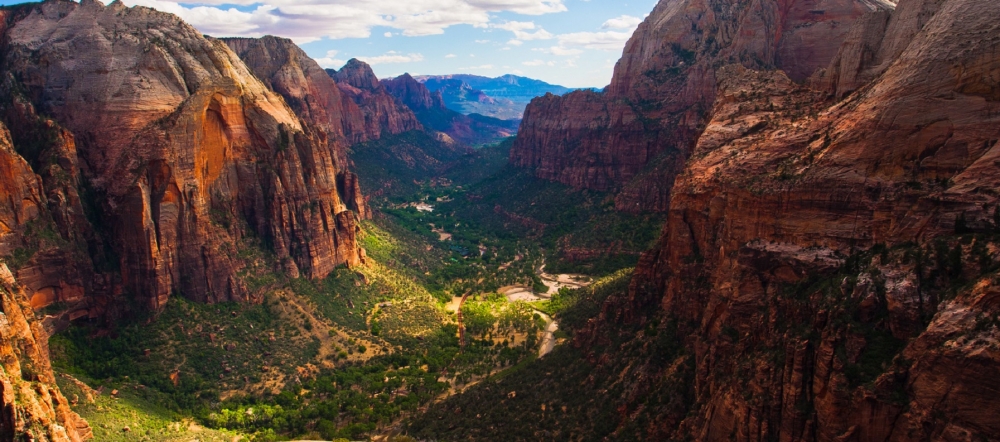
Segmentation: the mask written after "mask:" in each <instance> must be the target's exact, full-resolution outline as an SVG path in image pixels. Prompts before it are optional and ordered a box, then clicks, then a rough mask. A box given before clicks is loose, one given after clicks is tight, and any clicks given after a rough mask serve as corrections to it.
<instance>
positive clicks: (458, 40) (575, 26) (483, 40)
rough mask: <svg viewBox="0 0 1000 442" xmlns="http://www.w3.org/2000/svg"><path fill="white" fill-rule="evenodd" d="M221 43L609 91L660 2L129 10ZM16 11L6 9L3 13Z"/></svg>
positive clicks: (250, 0) (247, 1) (285, 0)
mask: <svg viewBox="0 0 1000 442" xmlns="http://www.w3.org/2000/svg"><path fill="white" fill-rule="evenodd" d="M123 1H124V3H125V4H127V5H130V6H131V5H134V4H140V5H145V6H151V7H154V8H156V9H159V10H162V11H167V12H173V13H175V14H178V15H180V16H181V18H183V19H185V20H186V21H187V22H189V23H191V24H192V25H194V26H195V27H196V28H198V29H199V30H200V31H202V32H204V33H206V34H209V35H212V36H216V37H224V36H251V37H253V36H261V35H265V34H273V35H278V36H284V37H289V38H291V39H293V40H295V41H296V43H298V44H299V45H300V46H302V48H303V49H305V51H306V52H307V53H308V54H309V55H310V56H311V57H313V58H315V59H316V60H317V61H319V62H320V64H322V65H324V67H332V68H339V67H340V66H342V65H343V63H344V62H345V61H346V60H348V59H350V58H359V59H362V60H365V61H367V62H369V63H370V64H371V65H372V67H373V68H374V69H375V73H376V74H377V75H378V76H379V77H389V76H396V75H399V74H402V73H404V72H409V73H411V74H414V75H417V74H462V73H465V74H477V75H485V76H491V77H493V76H499V75H503V74H507V73H512V74H517V75H523V76H527V77H532V78H538V79H541V80H544V81H547V82H550V83H555V84H560V85H564V86H569V87H603V86H605V85H607V84H608V82H609V81H610V80H611V74H612V70H613V68H614V63H615V62H616V61H617V60H618V58H619V57H620V56H621V52H622V48H623V47H624V46H625V41H626V40H627V39H628V37H629V36H630V35H631V34H632V32H633V31H634V30H635V26H637V25H638V23H639V21H640V20H641V19H642V18H643V17H645V15H646V14H648V13H649V11H651V10H652V9H653V7H654V6H655V4H656V1H655V0H626V1H621V0H366V1H358V0H304V1H303V0H265V1H263V2H261V1H259V0H205V1H204V2H201V3H190V2H187V1H184V2H177V1H173V0H123ZM13 3H20V2H16V1H9V0H0V4H13Z"/></svg>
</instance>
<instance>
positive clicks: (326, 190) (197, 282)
mask: <svg viewBox="0 0 1000 442" xmlns="http://www.w3.org/2000/svg"><path fill="white" fill-rule="evenodd" d="M7 18H8V21H7V25H6V28H5V30H4V31H5V41H6V48H5V51H4V52H5V54H6V60H5V67H6V74H5V75H10V76H11V77H10V78H16V79H18V80H19V82H20V84H19V85H16V89H15V88H11V89H8V90H23V91H25V92H24V95H23V96H24V97H26V98H27V100H28V105H30V106H33V107H37V108H38V109H39V113H44V114H46V115H50V116H52V117H53V121H52V122H51V123H52V124H56V125H58V126H57V127H56V130H57V131H61V132H59V133H61V134H62V137H63V138H64V139H65V140H68V142H67V143H64V144H66V145H69V146H72V147H73V148H74V149H75V151H76V157H77V158H78V159H79V163H78V166H79V171H80V174H81V175H82V177H83V179H85V181H86V182H87V183H88V187H89V189H91V191H90V194H91V195H93V196H94V198H93V203H94V205H96V206H97V212H98V213H99V215H100V218H101V220H102V227H103V228H105V229H107V232H106V237H107V238H110V241H111V243H112V244H111V247H112V248H113V249H114V251H115V252H116V255H117V256H119V257H120V271H121V276H122V279H123V284H124V286H125V289H127V290H129V291H131V292H133V293H134V294H136V295H138V296H140V297H142V298H144V299H147V300H148V304H149V305H151V306H154V307H155V306H161V305H163V303H164V302H165V301H166V299H167V298H168V297H169V296H170V295H172V294H175V293H179V294H182V295H184V296H186V297H189V298H191V299H195V300H200V301H210V302H215V301H222V300H246V299H247V298H248V297H249V296H250V295H251V294H250V293H249V292H248V291H247V289H246V288H245V286H244V285H243V283H242V282H241V279H240V277H239V276H238V272H239V270H240V269H241V268H242V267H243V264H242V262H241V261H240V259H239V258H238V257H237V253H236V251H237V248H238V247H239V244H240V241H242V240H243V239H245V238H246V237H247V236H248V235H253V236H256V237H258V238H261V239H262V240H263V243H264V244H266V246H267V247H269V248H270V249H271V250H272V251H273V252H274V253H275V254H276V256H277V257H278V258H279V259H280V260H281V261H282V266H283V268H284V269H286V270H287V271H289V272H290V273H291V274H293V275H297V274H298V273H300V272H301V273H304V274H305V275H307V276H311V277H322V276H324V275H326V274H327V273H329V272H330V271H331V270H332V269H333V268H334V267H336V266H338V265H342V264H348V265H356V264H358V263H359V260H360V252H359V249H358V246H357V243H356V240H355V234H356V229H357V226H356V221H355V219H356V217H357V215H356V214H355V213H354V212H351V211H350V210H348V205H349V204H348V203H345V201H344V199H343V198H342V196H341V195H344V194H345V191H346V193H347V194H351V195H356V194H357V189H356V186H353V185H352V186H351V187H352V188H351V189H340V188H338V185H337V183H338V176H339V175H342V172H343V169H341V167H340V165H339V164H338V161H337V152H336V149H335V148H333V147H331V146H332V145H334V143H331V140H330V136H331V135H330V132H333V133H336V131H335V129H336V128H335V125H334V124H332V123H331V124H330V125H329V127H328V128H323V127H321V126H322V125H323V124H325V123H326V122H328V121H329V122H332V121H334V120H336V118H335V117H334V116H331V114H329V113H333V114H335V113H336V109H326V108H325V107H323V106H312V107H311V105H309V102H310V100H311V99H313V95H312V94H313V93H315V94H316V95H315V99H317V100H319V99H320V98H322V99H327V98H330V99H331V100H333V99H334V98H331V97H333V95H330V94H326V95H324V93H323V91H321V90H307V91H301V90H295V89H294V88H293V87H292V86H302V87H305V88H307V89H308V87H309V82H308V81H304V80H303V81H298V80H288V81H275V80H274V79H273V78H269V80H270V81H271V84H272V85H273V86H275V87H288V89H285V90H284V92H285V93H286V94H287V95H288V96H289V97H291V98H299V99H301V101H298V102H295V103H296V106H299V108H298V109H297V110H298V111H299V112H300V113H301V114H303V115H304V116H306V118H305V119H300V118H299V117H298V116H297V115H296V113H295V111H294V110H293V109H292V108H291V107H290V106H289V105H288V104H287V103H286V101H285V99H284V98H283V97H282V95H279V94H278V93H275V92H274V91H272V90H271V89H270V88H268V86H267V85H265V84H263V83H261V81H259V80H258V79H257V78H256V77H255V76H254V75H253V74H252V73H251V71H250V70H249V69H248V68H247V67H246V65H245V64H244V63H243V62H242V61H241V60H240V58H239V57H238V56H237V55H236V54H234V53H233V52H232V50H230V48H229V47H228V46H226V45H225V44H224V43H222V42H220V41H217V40H212V39H209V38H206V37H204V36H202V35H201V34H200V33H199V32H197V31H196V30H195V29H193V28H192V27H190V26H188V25H186V24H185V23H183V22H182V21H180V19H178V18H177V17H175V16H173V15H170V14H165V13H160V12H156V11H153V10H151V9H148V8H143V7H135V8H127V7H125V6H124V5H122V4H121V3H119V2H115V3H113V4H111V5H109V6H103V5H101V4H100V3H98V2H93V1H85V2H83V3H80V4H77V3H73V2H68V1H48V2H45V3H42V4H39V5H30V6H26V7H21V8H20V9H18V10H17V11H16V14H13V13H12V14H8V16H7ZM272 49H277V47H275V48H272ZM289 54H291V53H289ZM289 59H290V60H291V59H295V54H291V55H289ZM289 63H290V62H289ZM289 63H285V64H284V65H283V66H286V67H287V66H288V65H289ZM307 68H308V66H307ZM280 70H281V69H279V71H280ZM276 72H277V71H276ZM284 72H292V73H295V72H294V71H290V70H288V69H285V70H284ZM302 72H311V71H310V70H309V69H305V70H303V71H302ZM275 75H277V74H275ZM279 77H280V75H279ZM311 77H314V76H311ZM11 95H17V94H14V93H11ZM307 95H308V97H307ZM293 102H294V101H293ZM323 111H327V112H328V114H325V115H324V114H323ZM14 121H16V119H9V122H14ZM10 129H11V132H12V134H13V138H14V139H15V140H17V139H19V138H25V134H27V133H30V132H31V130H32V129H33V127H28V126H24V125H14V124H11V127H10ZM326 129H329V131H328V130H326ZM49 144H52V140H49ZM67 166H68V167H69V166H72V165H70V164H67ZM36 167H37V165H36ZM43 178H44V175H43ZM340 181H341V182H345V180H343V179H341V180H340ZM347 181H349V180H347ZM46 184H47V183H46ZM46 190H49V189H46ZM22 205H23V203H22ZM50 205H51V204H50ZM70 230H72V229H70ZM56 268H58V266H56ZM19 274H20V272H19Z"/></svg>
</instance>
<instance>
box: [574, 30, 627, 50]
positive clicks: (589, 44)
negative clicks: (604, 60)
mask: <svg viewBox="0 0 1000 442" xmlns="http://www.w3.org/2000/svg"><path fill="white" fill-rule="evenodd" d="M630 37H632V32H616V31H604V32H574V33H571V34H562V35H560V36H559V37H558V39H559V47H562V48H586V49H599V50H602V51H620V50H622V48H624V47H625V43H626V42H628V39H629V38H630Z"/></svg>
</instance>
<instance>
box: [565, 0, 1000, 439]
mask: <svg viewBox="0 0 1000 442" xmlns="http://www.w3.org/2000/svg"><path fill="white" fill-rule="evenodd" d="M671 4H675V3H671ZM662 6H663V4H662V3H661V7H662ZM888 15H891V17H890V16H888ZM888 15H887V13H886V12H883V11H873V12H872V13H871V14H870V15H868V16H866V17H864V18H862V19H860V20H858V21H857V23H856V25H855V26H854V28H853V29H852V30H851V31H850V37H849V38H847V39H845V40H844V44H843V46H842V47H841V48H840V49H839V50H838V53H839V55H838V56H837V57H834V58H833V59H832V61H831V65H830V66H829V68H828V69H826V70H825V71H824V72H823V73H821V74H820V75H818V76H817V77H815V78H814V79H819V80H820V81H819V82H818V83H815V84H819V85H820V86H823V88H822V89H821V90H814V89H811V88H808V87H805V86H803V85H802V84H800V83H798V82H797V80H801V79H802V78H804V77H803V76H804V75H806V74H807V72H808V70H803V69H789V70H788V71H778V70H751V69H748V68H747V67H745V66H743V65H742V64H731V65H728V66H725V67H722V68H719V69H717V70H715V71H714V72H713V74H712V76H713V77H714V78H717V79H718V81H719V88H718V90H717V93H716V94H714V95H716V100H715V104H714V106H713V109H712V111H711V113H710V114H711V118H710V120H709V121H708V122H707V124H706V127H705V129H704V131H703V133H702V134H701V135H700V137H699V138H698V140H697V145H696V147H695V148H694V149H693V153H692V155H691V157H690V159H689V161H688V163H687V164H686V166H685V167H684V169H683V171H682V172H681V173H680V174H679V175H678V177H677V181H676V184H675V185H674V187H673V194H672V199H671V202H670V207H669V220H668V222H667V225H666V227H665V228H664V231H663V236H662V238H661V241H660V245H659V246H658V247H657V248H656V249H654V250H653V251H651V252H649V253H647V254H646V255H644V256H643V258H642V260H641V262H640V265H639V266H638V268H637V269H636V272H635V276H634V279H633V281H632V285H631V289H630V291H629V293H628V294H625V295H623V296H621V297H617V298H613V299H612V300H611V301H609V303H608V304H606V305H605V306H604V309H603V312H602V314H601V317H600V318H599V319H598V320H597V321H594V322H593V323H592V325H591V326H590V327H588V328H587V329H586V330H585V331H584V332H583V333H581V334H580V335H579V336H578V337H577V342H576V343H577V345H579V346H581V348H590V347H591V346H598V347H599V346H600V345H601V343H602V342H605V341H606V339H607V338H605V337H604V336H605V334H606V332H605V331H604V328H603V327H604V326H606V325H607V324H620V323H634V324H635V323H637V324H642V323H644V322H647V321H649V322H652V321H654V320H655V321H656V323H660V324H666V323H670V324H674V325H675V326H676V327H677V332H676V334H677V337H678V338H677V339H680V340H681V341H682V342H683V347H684V351H682V352H680V353H679V354H678V355H676V357H677V359H676V360H670V361H667V362H666V364H665V365H666V366H669V367H673V368H672V369H673V370H675V371H674V372H676V371H677V370H678V369H677V367H685V366H686V365H685V364H690V367H691V369H690V371H688V372H687V373H688V374H687V376H689V379H688V381H686V382H685V383H684V384H683V386H680V387H677V386H675V387H674V388H676V389H677V390H676V391H673V392H660V393H658V394H660V397H663V396H667V397H674V398H683V397H685V395H690V396H689V397H690V399H689V400H685V399H677V400H676V401H674V402H671V403H669V404H667V403H662V402H661V404H662V408H658V409H645V410H643V409H642V408H641V405H640V403H639V402H638V401H639V400H640V398H643V397H645V396H644V395H646V394H649V393H650V392H649V390H648V387H646V386H645V385H644V384H643V382H645V381H643V380H642V379H650V378H651V377H652V378H653V379H658V378H662V376H664V373H661V372H657V371H655V370H654V371H650V372H644V371H643V369H642V368H635V367H632V368H630V371H629V372H623V373H622V374H621V379H620V380H621V381H622V382H625V383H626V384H628V386H626V387H624V390H625V391H628V392H629V393H628V395H627V397H626V398H623V405H622V407H621V408H620V411H621V414H622V416H627V415H630V414H629V413H632V412H636V413H638V412H643V413H648V414H649V416H651V417H650V419H651V422H650V423H649V425H648V428H646V430H647V431H648V434H649V435H650V437H651V438H654V439H668V438H674V439H683V438H685V437H689V438H693V439H695V440H706V441H712V440H738V441H763V440H782V441H800V440H842V441H875V440H879V441H882V440H893V441H911V440H912V441H917V440H991V439H995V438H996V437H997V436H998V435H1000V419H998V418H997V415H996V413H995V409H996V405H995V402H994V400H993V399H991V398H992V397H993V396H994V395H995V392H996V391H998V390H1000V384H998V382H997V381H996V379H1000V365H998V364H997V363H996V361H997V360H998V358H1000V354H998V352H997V350H996V349H997V342H998V339H1000V338H998V336H1000V328H998V325H1000V322H998V321H997V317H998V316H997V315H998V312H1000V304H998V303H997V299H998V298H997V297H996V282H997V280H996V268H997V267H996V262H997V261H998V256H997V253H996V250H997V249H996V245H995V242H994V240H993V239H991V238H992V237H991V235H992V233H991V232H994V231H995V229H997V226H998V225H1000V223H998V222H997V221H998V219H997V218H995V217H994V214H997V213H1000V211H998V206H1000V199H998V195H997V194H996V193H995V192H993V191H992V190H990V189H993V188H995V187H996V186H997V184H998V180H1000V163H998V162H997V161H996V158H997V155H998V153H1000V150H998V149H1000V143H998V140H1000V95H998V92H997V91H1000V76H998V75H997V74H996V73H997V72H1000V59H998V58H997V57H996V56H995V54H997V53H998V51H1000V24H998V23H997V21H996V17H1000V4H997V3H988V4H987V3H983V2H977V1H973V0H943V1H936V2H931V1H923V0H902V1H901V2H900V4H899V5H898V8H897V9H896V10H895V11H894V12H893V13H891V14H888ZM880 29H881V30H880ZM643 32H648V29H640V31H639V32H638V33H639V34H642V33H643ZM748 43H749V42H748ZM743 46H745V47H746V46H748V45H747V44H744V45H743ZM749 46H752V45H749ZM630 47H631V44H630ZM778 53H781V51H780V50H779V51H778ZM883 57H885V58H883ZM626 58H628V57H626ZM619 66H621V64H620V65H619ZM780 66H781V65H780V64H779V65H776V66H775V67H780ZM616 78H617V77H616ZM823 78H825V79H827V80H829V79H831V78H833V79H834V81H825V82H824V81H823V80H822V79H823ZM865 78H870V80H867V81H866V80H865ZM852 91H853V92H852ZM840 97H844V98H843V99H840ZM567 99H572V98H567ZM549 100H551V98H549ZM956 233H957V234H958V235H956ZM661 328H662V327H661ZM636 339H641V338H636ZM592 356H593V360H594V361H595V363H600V362H598V361H601V360H607V359H608V358H613V357H614V356H613V355H607V354H605V355H601V354H594V355H592ZM671 357H673V356H671ZM680 371H684V370H683V369H681V370H680ZM672 373H673V372H672ZM620 388H621V387H620ZM630 401H631V402H630ZM682 404H686V405H682Z"/></svg>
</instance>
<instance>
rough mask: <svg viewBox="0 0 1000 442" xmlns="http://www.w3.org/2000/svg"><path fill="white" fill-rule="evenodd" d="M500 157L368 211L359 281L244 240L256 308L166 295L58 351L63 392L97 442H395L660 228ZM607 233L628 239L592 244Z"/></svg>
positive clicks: (531, 360) (74, 335)
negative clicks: (318, 271)
mask: <svg viewBox="0 0 1000 442" xmlns="http://www.w3.org/2000/svg"><path fill="white" fill-rule="evenodd" d="M507 148H509V144H508V143H504V144H501V145H497V146H492V147H489V148H484V149H482V150H481V151H480V152H477V154H476V155H478V156H477V157H476V158H472V159H470V160H469V161H468V164H466V165H465V166H463V167H455V168H452V169H451V170H449V171H448V172H447V175H446V176H444V177H440V178H434V179H426V180H424V181H422V182H418V183H419V184H418V186H417V187H416V188H407V189H406V190H405V191H404V192H402V193H401V194H399V195H391V194H390V195H386V196H385V197H384V198H383V199H380V200H376V201H374V202H373V204H372V205H373V206H374V208H375V209H376V215H375V219H374V221H370V222H365V223H364V224H363V225H362V231H363V233H362V236H361V238H360V239H361V243H362V244H361V245H362V246H363V247H364V248H365V249H366V251H367V254H368V260H367V262H366V263H365V264H364V265H362V266H360V267H357V268H351V269H348V268H341V269H338V270H336V271H335V272H334V273H333V274H331V275H330V276H329V277H327V278H325V279H323V280H319V281H310V280H306V279H301V278H300V279H290V278H288V277H286V276H284V275H283V274H282V273H280V272H275V271H274V270H273V269H275V268H278V267H279V266H277V265H276V263H275V262H274V258H273V257H272V256H271V255H270V253H269V252H268V251H267V248H266V247H265V246H263V245H262V244H260V243H259V242H255V241H254V240H252V239H251V240H248V241H246V243H245V244H242V245H241V250H242V251H241V253H242V254H244V255H245V257H247V258H250V259H248V261H249V262H254V263H257V264H256V267H254V268H248V269H246V270H245V271H244V272H243V278H244V280H243V282H244V283H245V284H246V285H247V286H248V287H250V288H251V289H252V290H253V291H254V293H255V296H256V297H257V298H258V299H260V300H261V302H260V303H259V304H255V305H243V304H234V303H229V304H215V305H205V304H198V303H192V302H188V301H185V300H184V298H183V297H173V298H171V299H170V301H169V302H168V304H167V306H166V308H165V309H164V310H163V311H162V312H160V313H158V314H157V315H154V316H148V317H146V316H140V317H133V318H131V319H130V320H129V321H126V322H124V323H119V324H118V325H117V326H116V327H114V328H105V327H102V326H101V324H98V323H94V324H79V326H75V327H72V328H70V329H69V330H66V331H64V332H62V333H60V334H58V335H56V336H54V337H53V338H52V340H51V348H52V355H53V363H54V366H55V368H56V370H57V372H58V373H59V374H60V385H61V386H62V387H63V388H64V391H65V392H66V394H67V397H69V398H71V400H72V401H73V407H74V408H75V409H76V410H77V411H78V412H79V413H81V415H83V416H84V417H85V418H87V419H89V420H90V422H91V425H92V426H93V427H94V432H95V437H96V439H97V440H108V441H116V440H122V441H125V440H149V441H173V440H192V439H196V440H203V441H215V440H219V441H223V440H224V441H230V440H253V441H268V440H290V439H296V438H298V439H303V440H306V439H317V440H341V439H347V440H360V439H366V438H375V439H377V440H407V439H405V437H404V436H401V435H402V434H405V433H407V432H408V431H409V430H408V429H407V428H408V427H409V423H410V422H411V421H412V420H413V419H415V418H417V417H419V416H421V415H423V414H424V413H426V412H427V410H428V407H432V406H434V404H439V403H442V402H446V401H447V400H448V398H450V397H452V396H454V395H460V394H462V393H463V392H465V391H467V390H468V389H469V388H472V387H474V386H477V385H483V383H492V382H495V381H497V380H499V379H503V378H505V377H507V376H510V375H512V374H514V373H517V372H521V371H525V370H533V369H534V368H532V367H534V366H535V365H537V364H538V363H539V360H540V359H539V358H541V359H546V358H548V357H549V354H550V353H552V352H553V351H554V350H555V349H556V348H557V345H558V344H559V343H561V342H564V341H565V340H566V338H567V337H568V336H569V335H568V333H567V332H565V331H563V329H564V325H563V324H562V321H563V319H562V318H561V314H562V311H563V310H565V309H566V308H567V307H568V306H570V305H571V304H573V302H574V300H575V299H576V298H577V296H578V295H576V294H575V293H576V292H579V291H581V290H584V289H585V288H586V287H588V286H590V285H591V284H592V283H593V282H594V281H595V280H596V279H597V278H600V277H602V276H604V275H609V274H611V273H614V272H615V271H617V270H618V269H621V268H622V267H627V266H628V265H631V264H632V263H634V260H635V259H636V257H637V255H638V252H639V251H641V250H643V249H644V248H646V247H648V245H649V243H650V242H651V241H652V239H653V238H654V237H655V234H656V231H657V228H658V222H659V218H656V217H653V216H649V217H626V216H624V215H621V214H618V213H616V212H614V211H613V209H612V208H611V207H610V204H609V203H610V199H609V198H608V197H607V196H604V195H600V194H593V193H587V192H580V191H575V190H572V189H568V188H564V187H562V186H561V185H557V184H552V183H542V182H538V181H536V180H534V179H532V178H531V177H530V176H528V175H527V174H526V173H524V172H519V171H516V170H511V169H509V168H506V167H505V166H504V165H503V163H504V162H505V158H506V154H505V153H503V152H505V149H507ZM490 149H496V150H500V151H501V152H499V153H496V154H495V153H491V152H490ZM484 162H486V163H487V164H486V165H485V166H484V165H483V163H484ZM469 169H475V170H476V173H475V174H471V175H470V174H468V171H469ZM484 169H485V170H487V171H488V173H484V172H483V170H484ZM498 180H499V181H500V182H502V184H500V185H498ZM368 185H370V186H376V185H378V183H368ZM511 186H515V187H520V189H519V190H520V191H521V193H520V194H511V193H510V192H499V189H508V190H509V189H510V188H511ZM409 192H412V193H409ZM551 202H559V203H560V205H553V204H550V203H551ZM559 206H561V207H564V209H565V210H564V211H558V210H557V211H553V210H550V209H546V210H542V211H539V210H536V207H559ZM619 222H625V223H627V224H629V225H630V226H631V227H633V228H632V229H621V230H617V231H612V232H607V231H604V230H603V229H601V227H602V226H609V225H615V224H617V223H619ZM596 231H602V233H601V234H600V235H593V234H592V233H593V232H596ZM602 235H603V236H602ZM609 247H610V248H611V249H613V253H610V254H609V253H596V254H591V255H590V256H595V258H589V257H584V258H582V259H580V258H577V257H573V258H567V257H566V256H563V255H562V253H563V251H564V250H566V249H568V248H573V249H575V250H581V249H593V250H602V251H607V250H609Z"/></svg>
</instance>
